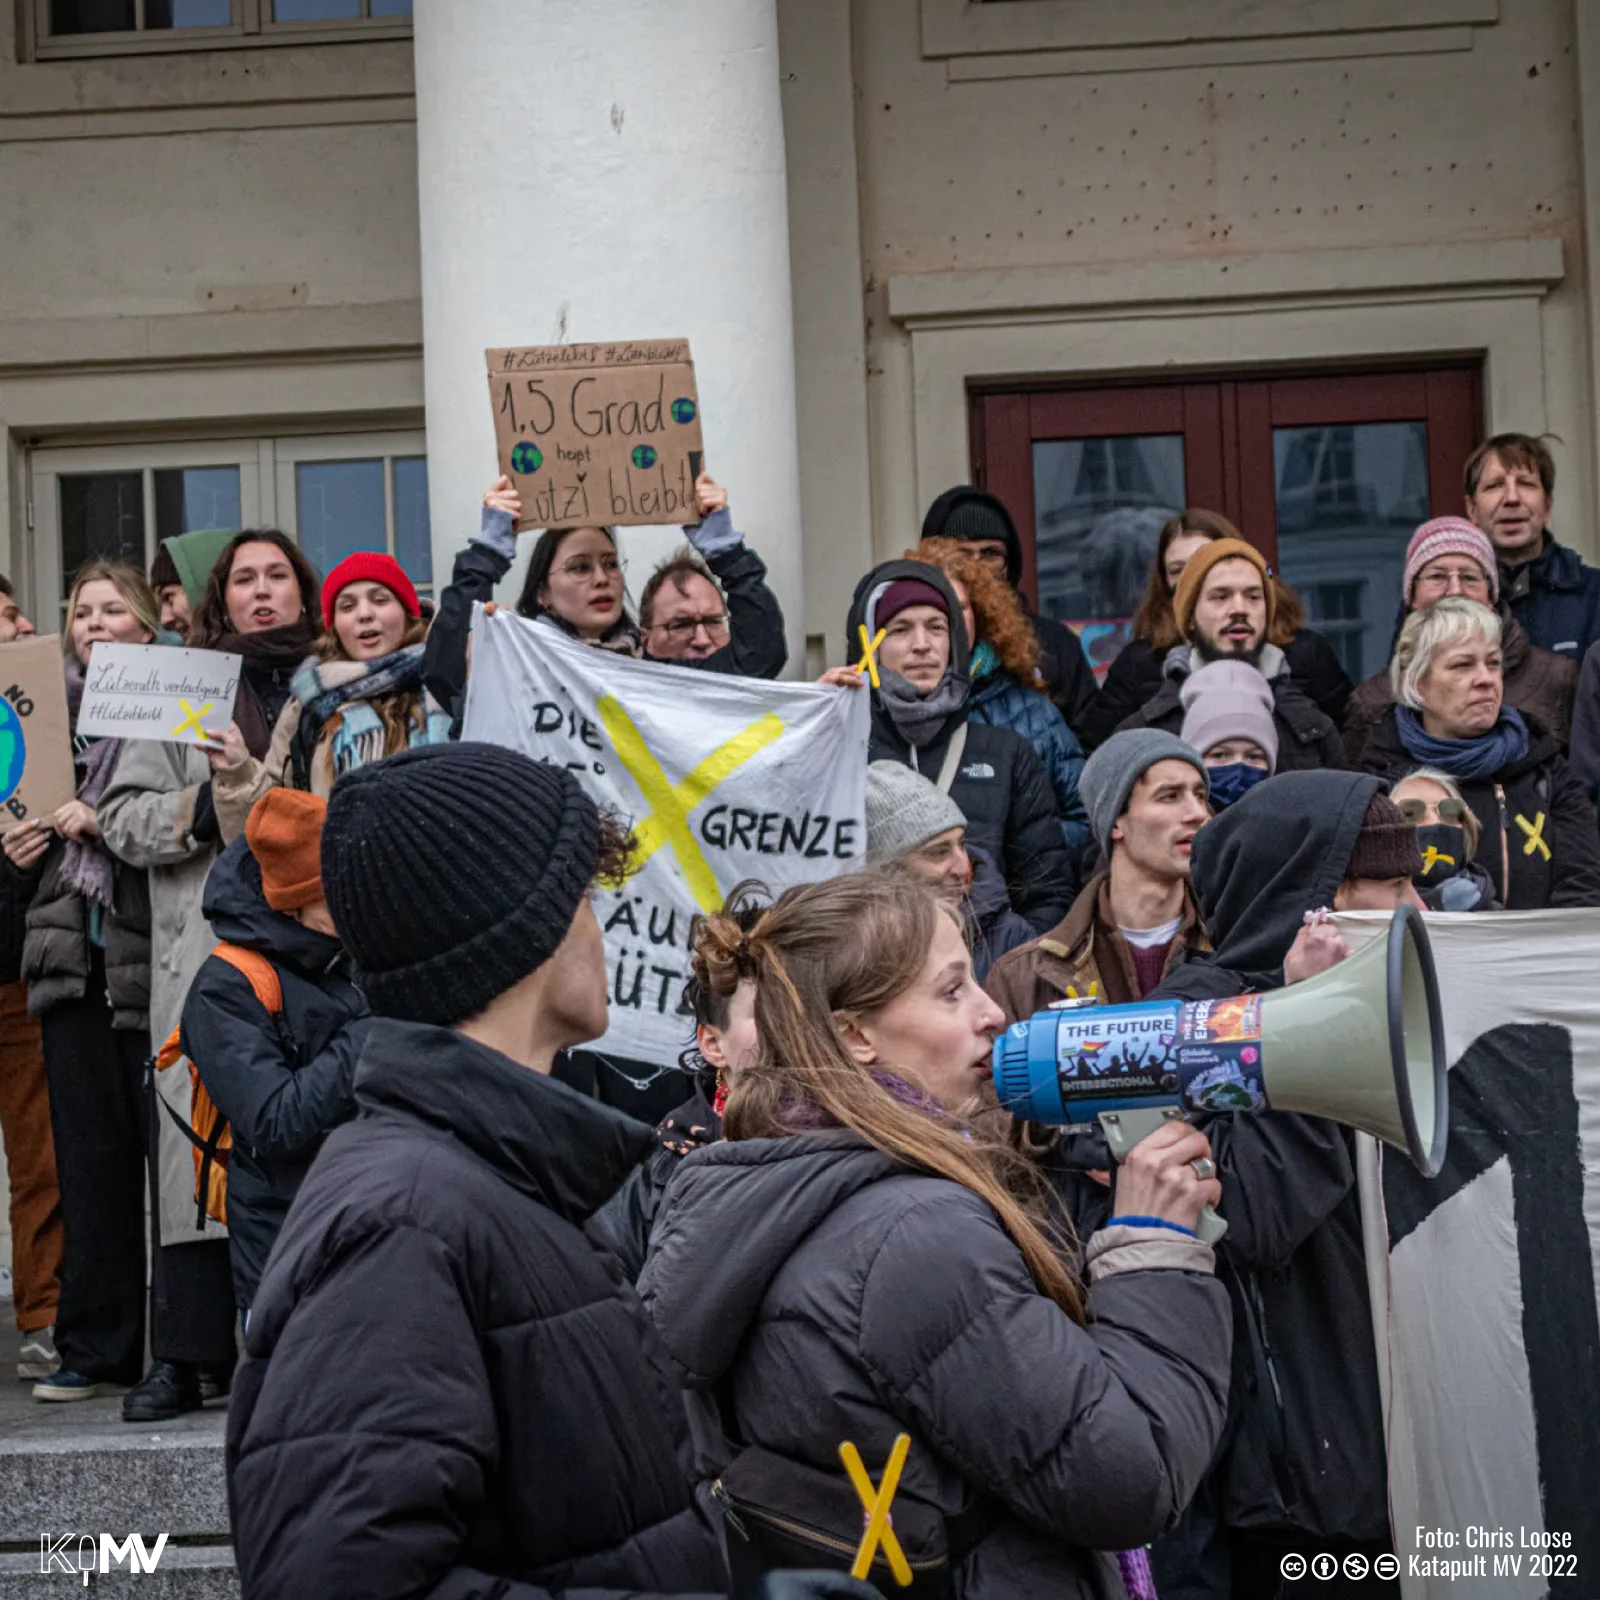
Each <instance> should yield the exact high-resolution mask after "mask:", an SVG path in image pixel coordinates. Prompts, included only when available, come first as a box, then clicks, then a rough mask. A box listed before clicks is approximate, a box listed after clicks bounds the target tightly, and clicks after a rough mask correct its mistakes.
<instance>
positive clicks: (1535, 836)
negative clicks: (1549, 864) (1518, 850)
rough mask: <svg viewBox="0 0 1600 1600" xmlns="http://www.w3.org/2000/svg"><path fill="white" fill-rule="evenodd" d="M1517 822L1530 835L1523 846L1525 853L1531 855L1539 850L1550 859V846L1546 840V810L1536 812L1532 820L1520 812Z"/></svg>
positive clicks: (1546, 858)
mask: <svg viewBox="0 0 1600 1600" xmlns="http://www.w3.org/2000/svg"><path fill="white" fill-rule="evenodd" d="M1516 823H1517V826H1518V827H1519V828H1521V829H1522V831H1523V832H1524V833H1525V834H1527V836H1528V842H1527V843H1526V844H1525V845H1523V847H1522V853H1523V855H1525V856H1531V855H1532V854H1533V852H1534V851H1535V850H1537V851H1538V852H1539V854H1540V855H1542V856H1543V857H1544V858H1545V860H1546V861H1548V860H1549V859H1550V846H1549V845H1547V844H1546V843H1545V842H1544V812H1542V811H1539V812H1536V813H1535V814H1534V818H1533V821H1532V822H1529V821H1528V819H1527V818H1526V817H1525V816H1523V815H1522V814H1521V812H1518V813H1517V818H1516Z"/></svg>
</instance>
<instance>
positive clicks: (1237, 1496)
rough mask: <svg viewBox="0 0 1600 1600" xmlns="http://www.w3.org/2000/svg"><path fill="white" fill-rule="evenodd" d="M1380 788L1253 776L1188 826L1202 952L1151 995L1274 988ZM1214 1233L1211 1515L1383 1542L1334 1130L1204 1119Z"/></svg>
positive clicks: (1344, 1172)
mask: <svg viewBox="0 0 1600 1600" xmlns="http://www.w3.org/2000/svg"><path fill="white" fill-rule="evenodd" d="M1381 788H1382V785H1381V784H1380V783H1379V782H1378V780H1377V779H1376V778H1371V777H1366V776H1362V775H1360V774H1357V773H1351V772H1296V773H1288V774H1284V775H1282V776H1279V777H1275V778H1269V779H1268V780H1267V782H1265V783H1263V784H1260V785H1258V786H1257V787H1256V788H1255V789H1252V790H1251V791H1250V793H1249V794H1247V795H1246V796H1245V797H1244V799H1243V800H1241V801H1239V802H1238V803H1237V804H1236V805H1232V806H1229V807H1228V809H1227V810H1226V811H1224V812H1223V813H1222V814H1221V815H1220V816H1219V817H1217V818H1215V819H1214V820H1213V821H1211V822H1208V823H1207V824H1206V826H1205V827H1204V828H1202V829H1201V830H1200V832H1199V834H1197V835H1196V837H1195V846H1194V859H1193V861H1192V863H1191V868H1190V877H1191V881H1192V883H1193V885H1194V890H1195V894H1196V896H1197V897H1198V899H1199V901H1200V908H1201V911H1202V913H1203V915H1204V916H1205V918H1206V931H1207V933H1208V934H1209V935H1210V938H1211V941H1212V944H1213V945H1214V946H1215V950H1214V953H1213V954H1210V955H1202V956H1194V957H1191V958H1189V959H1188V960H1186V961H1185V962H1184V963H1183V964H1182V965H1181V966H1179V967H1177V968H1175V969H1174V970H1173V971H1172V972H1171V973H1170V974H1169V975H1168V977H1167V980H1166V982H1164V983H1163V984H1162V985H1161V987H1160V988H1158V989H1157V990H1156V991H1155V993H1154V994H1153V995H1152V996H1151V998H1152V999H1183V1000H1203V999H1220V998H1225V997H1227V996H1229V995H1236V994H1242V993H1245V992H1246V991H1250V990H1257V991H1259V990H1263V989H1274V988H1278V987H1280V986H1281V985H1282V983H1283V961H1284V957H1285V956H1286V955H1287V954H1288V951H1289V946H1290V945H1291V944H1292V943H1293V942H1294V938H1295V935H1296V934H1297V933H1298V932H1299V929H1300V927H1301V925H1302V921H1303V918H1304V915H1305V913H1306V912H1307V911H1308V910H1311V909H1312V908H1314V907H1317V906H1329V905H1332V904H1333V898H1334V895H1335V893H1336V892H1337V891H1338V887H1339V883H1340V881H1341V880H1342V879H1343V877H1344V875H1345V869H1346V867H1348V865H1349V863H1350V856H1351V852H1352V851H1353V850H1354V849H1355V843H1356V836H1357V834H1358V833H1359V832H1360V831H1361V821H1362V818H1363V817H1364V816H1365V815H1366V810H1367V805H1368V803H1369V802H1370V801H1371V799H1372V797H1373V795H1375V794H1377V793H1378V792H1379V791H1380V790H1381ZM1205 1131H1206V1134H1207V1137H1208V1138H1210V1140H1211V1145H1212V1152H1213V1155H1214V1156H1215V1158H1216V1161H1217V1167H1218V1172H1219V1176H1220V1178H1221V1181H1222V1205H1221V1207H1220V1209H1221V1212H1222V1214H1223V1216H1224V1217H1226V1219H1227V1222H1228V1232H1227V1235H1226V1237H1225V1238H1224V1239H1223V1241H1222V1243H1221V1245H1220V1246H1219V1247H1218V1258H1219V1267H1218V1272H1219V1276H1221V1278H1222V1279H1223V1281H1224V1282H1225V1283H1226V1284H1227V1285H1228V1287H1229V1290H1230V1292H1231V1293H1232V1295H1233V1298H1234V1310H1235V1314H1236V1318H1237V1326H1238V1329H1239V1333H1238V1336H1237V1338H1236V1341H1235V1347H1234V1373H1235V1376H1234V1393H1235V1396H1236V1401H1237V1409H1238V1412H1239V1425H1238V1430H1237V1433H1236V1435H1235V1437H1234V1440H1233V1443H1232V1445H1231V1446H1230V1448H1229V1450H1228V1452H1227V1454H1226V1456H1225V1457H1224V1459H1223V1461H1222V1463H1221V1465H1220V1467H1219V1471H1220V1473H1221V1479H1222V1481H1221V1485H1220V1488H1221V1494H1220V1500H1221V1504H1222V1508H1223V1510H1222V1515H1223V1522H1224V1523H1225V1525H1226V1526H1228V1527H1231V1528H1237V1529H1241V1530H1246V1531H1259V1532H1262V1533H1270V1534H1277V1535H1282V1536H1284V1537H1292V1536H1294V1535H1296V1534H1305V1535H1315V1536H1318V1537H1320V1538H1325V1539H1334V1538H1349V1539H1360V1540H1386V1539H1387V1538H1388V1537H1389V1501H1388V1464H1387V1459H1386V1455H1385V1450H1384V1435H1383V1415H1382V1411H1381V1409H1380V1405H1379V1391H1378V1364H1377V1356H1376V1353H1375V1349H1374V1344H1373V1332H1372V1305H1371V1301H1370V1299H1369V1297H1368V1294H1367V1269H1366V1255H1365V1251H1364V1249H1363V1246H1362V1237H1361V1212H1360V1206H1359V1204H1358V1202H1357V1198H1356V1193H1355V1162H1354V1156H1353V1145H1352V1142H1351V1139H1350V1136H1349V1134H1347V1133H1346V1132H1345V1130H1344V1129H1343V1128H1341V1127H1339V1126H1338V1125H1337V1124H1336V1123H1332V1122H1328V1121H1325V1120H1324V1119H1322V1118H1319V1117H1302V1116H1295V1115H1292V1114H1290V1113H1287V1112H1279V1111H1271V1112H1265V1113H1262V1114H1260V1115H1256V1116H1236V1117H1214V1118H1210V1119H1207V1120H1206V1129H1205Z"/></svg>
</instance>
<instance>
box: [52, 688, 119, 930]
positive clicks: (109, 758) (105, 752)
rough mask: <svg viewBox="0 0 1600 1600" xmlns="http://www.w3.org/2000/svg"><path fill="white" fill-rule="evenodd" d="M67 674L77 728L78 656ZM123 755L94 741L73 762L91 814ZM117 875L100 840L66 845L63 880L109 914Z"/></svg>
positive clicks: (106, 742) (115, 744)
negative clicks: (119, 758) (118, 759)
mask: <svg viewBox="0 0 1600 1600" xmlns="http://www.w3.org/2000/svg"><path fill="white" fill-rule="evenodd" d="M65 673H66V679H67V711H68V713H69V714H70V716H71V718H72V725H73V727H76V726H77V724H78V707H79V705H80V704H82V701H83V682H84V672H83V667H82V665H81V663H80V662H79V661H78V658H77V657H76V656H68V657H67V659H66V665H65ZM121 754H122V741H121V740H120V739H92V740H89V741H87V742H85V743H84V744H82V745H81V747H80V748H79V749H78V750H77V751H76V753H75V755H74V758H73V759H74V762H75V764H76V765H77V768H78V771H79V772H80V774H81V776H80V777H79V779H78V798H79V799H80V800H81V801H83V803H84V804H85V805H86V806H88V807H89V808H90V809H91V810H93V809H95V808H97V807H98V806H99V804H100V797H101V796H102V795H103V794H104V793H105V792H106V790H107V789H108V788H109V787H110V785H111V775H112V773H114V772H115V771H116V770H117V757H118V756H120V755H121ZM115 871H116V869H115V865H114V863H113V862H112V859H111V854H110V852H109V851H108V850H107V849H106V847H105V845H104V844H102V843H101V841H100V840H99V839H68V840H67V841H66V845H65V849H64V851H63V853H62V857H61V878H62V882H64V883H65V884H66V886H67V887H68V888H69V889H70V890H71V891H72V892H73V893H74V894H78V895H82V896H83V898H84V899H85V900H88V901H91V902H92V903H93V904H95V905H98V906H104V907H105V908H106V910H108V911H109V910H110V909H111V903H112V900H113V898H114V897H115V893H116V877H115Z"/></svg>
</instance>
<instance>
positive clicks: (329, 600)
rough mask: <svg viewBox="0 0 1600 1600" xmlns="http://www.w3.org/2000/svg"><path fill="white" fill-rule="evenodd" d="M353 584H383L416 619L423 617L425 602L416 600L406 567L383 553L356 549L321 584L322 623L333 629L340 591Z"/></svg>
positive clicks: (414, 586) (414, 589)
mask: <svg viewBox="0 0 1600 1600" xmlns="http://www.w3.org/2000/svg"><path fill="white" fill-rule="evenodd" d="M352 583H381V584H382V585H383V586H384V588H386V589H392V590H393V591H394V597H395V599H396V600H398V601H399V602H400V604H401V605H403V606H404V607H405V608H406V611H407V613H408V614H409V615H410V616H411V617H412V618H413V619H415V618H417V617H420V616H421V615H422V602H421V601H420V600H418V599H417V589H416V585H415V584H413V583H412V581H411V580H410V579H409V578H408V577H407V576H406V574H405V568H404V567H402V566H401V565H400V563H399V562H398V561H396V560H395V558H394V557H393V556H390V555H385V554H384V553H383V551H381V550H357V551H356V553H355V554H354V555H353V556H346V557H345V558H344V560H343V561H341V562H340V563H339V565H338V566H336V567H335V568H334V569H333V571H332V572H330V573H329V574H328V576H327V577H326V578H325V579H324V580H323V583H322V621H323V624H324V626H326V627H329V628H331V627H332V626H333V606H334V602H335V601H336V600H337V599H338V598H339V591H340V590H341V589H343V588H346V587H347V586H348V585H350V584H352Z"/></svg>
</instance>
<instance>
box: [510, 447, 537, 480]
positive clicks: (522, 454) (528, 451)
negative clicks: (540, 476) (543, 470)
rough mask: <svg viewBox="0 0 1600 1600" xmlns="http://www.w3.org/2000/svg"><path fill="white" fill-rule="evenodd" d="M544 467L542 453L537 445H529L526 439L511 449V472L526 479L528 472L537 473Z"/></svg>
mask: <svg viewBox="0 0 1600 1600" xmlns="http://www.w3.org/2000/svg"><path fill="white" fill-rule="evenodd" d="M543 465H544V452H543V451H541V450H540V448H539V447H538V445H536V444H529V443H528V441H527V440H526V439H524V440H523V441H522V443H521V444H517V445H513V446H512V447H511V470H512V471H513V472H516V473H520V474H521V475H522V476H523V477H527V475H528V474H529V473H530V472H537V471H538V470H539V468H540V467H542V466H543Z"/></svg>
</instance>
